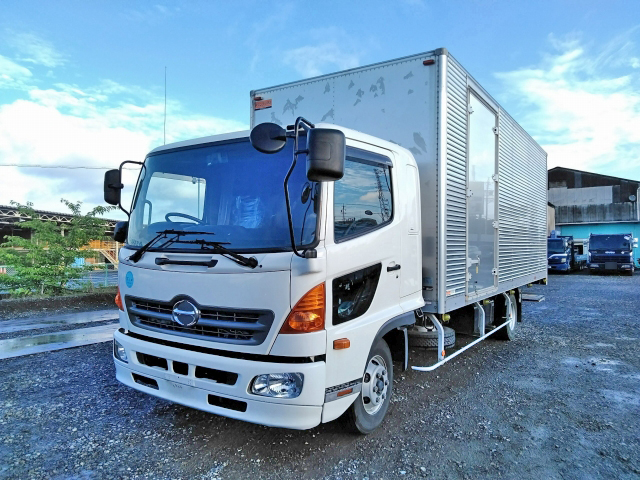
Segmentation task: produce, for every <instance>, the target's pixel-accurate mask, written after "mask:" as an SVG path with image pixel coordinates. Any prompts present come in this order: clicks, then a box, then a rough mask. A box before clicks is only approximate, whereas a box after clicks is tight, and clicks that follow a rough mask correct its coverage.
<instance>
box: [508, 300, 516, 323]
mask: <svg viewBox="0 0 640 480" xmlns="http://www.w3.org/2000/svg"><path fill="white" fill-rule="evenodd" d="M514 303H515V302H513V301H512V299H511V298H509V323H508V327H509V329H510V330H513V329H514V328H516V320H517V318H516V315H517V311H516V307H515V305H514Z"/></svg>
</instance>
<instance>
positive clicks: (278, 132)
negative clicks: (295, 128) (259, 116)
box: [249, 123, 287, 153]
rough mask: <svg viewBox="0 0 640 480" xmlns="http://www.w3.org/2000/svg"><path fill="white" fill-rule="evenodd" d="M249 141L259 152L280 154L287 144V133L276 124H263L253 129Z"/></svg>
mask: <svg viewBox="0 0 640 480" xmlns="http://www.w3.org/2000/svg"><path fill="white" fill-rule="evenodd" d="M249 140H250V141H251V145H253V148H255V149H256V150H258V151H259V152H262V153H278V152H279V151H280V150H282V149H283V148H284V146H285V145H286V144H287V132H286V130H285V129H284V128H282V127H281V126H280V125H278V124H276V123H261V124H260V125H256V126H255V127H253V130H251V133H250V134H249Z"/></svg>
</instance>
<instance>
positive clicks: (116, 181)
mask: <svg viewBox="0 0 640 480" xmlns="http://www.w3.org/2000/svg"><path fill="white" fill-rule="evenodd" d="M122 187H123V185H122V180H121V179H120V170H117V169H116V170H108V171H106V172H105V174H104V201H105V202H107V203H108V204H109V205H118V204H120V193H121V192H122Z"/></svg>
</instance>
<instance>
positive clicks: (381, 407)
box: [342, 340, 393, 435]
mask: <svg viewBox="0 0 640 480" xmlns="http://www.w3.org/2000/svg"><path fill="white" fill-rule="evenodd" d="M392 391H393V361H392V359H391V351H390V350H389V346H388V345H387V342H385V341H384V340H380V341H379V342H378V343H377V344H376V345H375V346H374V347H373V348H372V349H371V352H370V353H369V358H368V359H367V365H366V367H365V369H364V374H363V376H362V392H361V393H360V395H359V397H358V398H356V400H355V402H353V404H352V405H351V406H350V407H349V409H348V410H347V411H346V412H345V414H344V415H343V417H342V418H343V423H344V425H345V426H346V427H347V428H348V429H349V430H351V431H353V432H356V433H361V434H363V435H366V434H368V433H371V432H373V431H374V430H375V429H376V428H378V426H380V424H381V423H382V421H383V420H384V417H385V415H386V414H387V410H388V409H389V403H390V401H391V393H392Z"/></svg>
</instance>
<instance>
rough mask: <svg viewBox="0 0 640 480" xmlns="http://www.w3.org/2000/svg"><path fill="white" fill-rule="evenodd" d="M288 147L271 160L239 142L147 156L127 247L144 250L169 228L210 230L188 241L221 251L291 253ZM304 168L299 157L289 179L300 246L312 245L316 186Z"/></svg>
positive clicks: (192, 246) (183, 247)
mask: <svg viewBox="0 0 640 480" xmlns="http://www.w3.org/2000/svg"><path fill="white" fill-rule="evenodd" d="M292 143H293V142H291V141H290V142H289V144H288V145H287V146H286V147H285V148H284V149H283V150H282V151H280V152H279V153H276V154H272V155H267V154H263V153H260V152H258V151H256V150H255V149H254V148H253V147H252V146H251V144H250V143H249V141H248V139H242V140H239V141H234V142H227V143H219V144H215V145H211V144H209V145H207V146H202V147H197V148H193V147H191V148H184V149H180V150H174V151H169V152H167V153H160V154H158V155H152V156H150V157H148V158H147V160H146V162H145V167H146V168H145V169H144V170H143V175H144V177H143V178H142V179H141V180H140V181H139V182H138V190H137V192H136V197H135V205H134V208H133V211H132V213H131V220H130V224H129V235H128V244H129V245H132V246H141V245H144V244H145V243H146V242H148V241H149V240H151V239H152V238H153V237H154V236H155V235H156V234H157V232H159V231H162V230H167V229H171V230H183V231H193V232H207V233H209V232H210V234H201V233H200V234H197V235H196V234H194V235H193V237H194V239H195V238H197V239H205V240H208V241H216V242H228V245H225V246H226V247H227V248H230V249H233V250H236V251H247V252H249V251H286V250H289V251H290V250H291V241H290V239H289V224H288V221H287V210H286V205H285V199H284V187H283V182H284V177H285V175H286V173H287V171H288V169H289V167H290V165H291V161H292V160H293V145H292ZM305 162H306V158H305V157H304V156H302V155H301V156H299V157H298V164H297V165H296V168H295V170H294V171H293V174H292V175H291V178H290V180H289V196H290V199H291V213H292V217H293V225H294V233H295V238H296V242H297V244H298V246H299V247H300V248H302V247H305V246H308V245H311V244H313V243H314V241H315V237H316V223H317V211H318V203H319V190H320V189H319V184H316V183H312V182H309V181H308V180H307V177H306V165H305ZM190 237H191V236H190ZM190 237H189V238H187V237H184V238H185V239H191V238H190ZM162 243H163V242H158V245H162ZM168 248H170V249H171V250H192V249H199V248H201V247H200V246H199V245H195V244H172V245H170V246H169V247H168ZM154 249H156V248H152V249H151V250H154Z"/></svg>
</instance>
